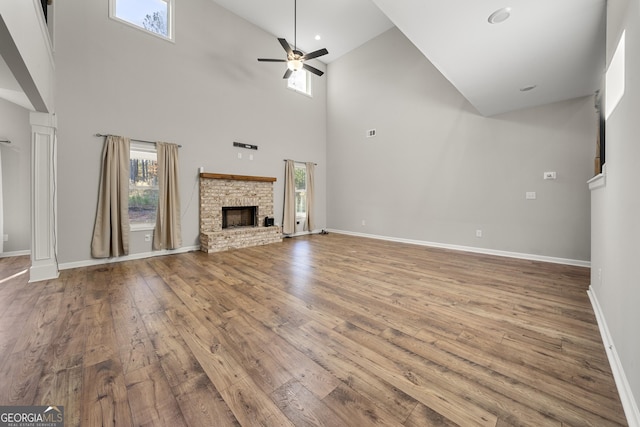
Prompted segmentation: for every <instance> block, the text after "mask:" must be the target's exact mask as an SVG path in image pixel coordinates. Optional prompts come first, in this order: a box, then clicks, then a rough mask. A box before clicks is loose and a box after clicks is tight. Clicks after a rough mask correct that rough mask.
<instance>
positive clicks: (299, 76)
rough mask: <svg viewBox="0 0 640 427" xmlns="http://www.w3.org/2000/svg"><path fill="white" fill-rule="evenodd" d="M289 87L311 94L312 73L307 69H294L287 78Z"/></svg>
mask: <svg viewBox="0 0 640 427" xmlns="http://www.w3.org/2000/svg"><path fill="white" fill-rule="evenodd" d="M287 87H288V88H289V89H293V90H295V91H296V92H300V93H304V94H305V95H308V96H311V75H310V73H309V72H308V71H306V70H299V71H294V72H293V73H291V76H290V77H289V79H288V80H287Z"/></svg>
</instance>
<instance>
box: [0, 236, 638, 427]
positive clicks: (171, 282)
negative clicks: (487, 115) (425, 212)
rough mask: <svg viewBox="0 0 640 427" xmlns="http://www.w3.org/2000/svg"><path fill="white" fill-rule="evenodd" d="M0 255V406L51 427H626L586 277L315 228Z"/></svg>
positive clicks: (567, 269)
mask: <svg viewBox="0 0 640 427" xmlns="http://www.w3.org/2000/svg"><path fill="white" fill-rule="evenodd" d="M28 265H29V259H28V257H18V258H4V259H0V378H2V380H1V381H0V405H50V404H51V405H63V406H64V408H65V414H66V422H67V424H66V425H67V426H89V427H93V426H111V425H115V426H129V425H136V426H156V425H158V426H407V427H409V426H455V425H460V426H536V427H540V426H620V425H626V421H625V418H624V414H623V410H622V407H621V404H620V401H619V398H618V394H617V391H616V387H615V384H614V381H613V378H612V374H611V371H610V369H609V364H608V362H607V358H606V354H605V351H604V348H603V345H602V341H601V339H600V335H599V332H598V327H597V324H596V321H595V317H594V314H593V311H592V309H591V306H590V303H589V299H588V297H587V294H586V290H587V288H588V281H589V270H588V269H586V268H579V267H571V266H563V265H555V264H547V263H541V262H533V261H523V260H515V259H509V258H499V257H492V256H486V255H478V254H469V253H461V252H453V251H447V250H440V249H433V248H425V247H420V246H412V245H404V244H399V243H391V242H385V241H378V240H371V239H363V238H357V237H351V236H345V235H338V234H329V235H314V236H305V237H298V238H293V239H285V241H284V242H282V243H276V244H272V245H268V246H262V247H256V248H248V249H241V250H234V251H229V252H224V253H217V254H210V255H207V254H203V253H199V252H194V253H188V254H181V255H172V256H164V257H156V258H151V259H146V260H139V261H128V262H122V263H115V264H109V265H102V266H95V267H89V268H79V269H73V270H66V271H62V272H61V275H60V278H59V279H57V280H51V281H48V282H42V283H32V284H29V283H27V280H28V274H27V273H26V272H25V269H27V268H28Z"/></svg>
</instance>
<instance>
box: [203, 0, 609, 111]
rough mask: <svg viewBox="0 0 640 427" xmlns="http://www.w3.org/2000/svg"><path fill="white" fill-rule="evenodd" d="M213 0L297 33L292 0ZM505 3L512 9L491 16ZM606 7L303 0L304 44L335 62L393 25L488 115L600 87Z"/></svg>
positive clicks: (549, 1) (566, 0)
mask: <svg viewBox="0 0 640 427" xmlns="http://www.w3.org/2000/svg"><path fill="white" fill-rule="evenodd" d="M213 1H215V2H216V3H218V4H220V5H221V6H223V7H225V8H226V9H228V10H230V11H232V12H233V13H235V14H237V15H239V16H241V17H243V18H245V19H246V20H248V21H249V22H252V23H253V24H255V25H257V26H258V27H261V28H262V29H264V30H266V31H268V32H269V33H271V34H273V35H274V37H285V38H286V39H287V40H292V39H293V5H294V1H293V0H268V1H265V0H243V1H238V0H213ZM503 8H508V9H509V14H510V16H509V18H508V19H506V20H505V21H504V22H501V23H495V24H491V23H490V22H489V17H490V16H491V15H492V14H493V13H494V12H496V11H498V10H500V9H503ZM605 11H606V0H561V1H558V0H536V1H531V0H500V1H497V0H481V1H478V0H349V1H345V0H322V1H313V0H298V2H297V16H298V25H297V28H298V31H297V41H298V46H299V47H300V48H301V49H302V50H304V51H307V52H309V51H313V50H316V49H319V48H321V47H326V48H327V49H328V50H329V55H327V56H325V57H322V58H321V60H322V61H323V62H326V63H330V62H332V61H334V60H336V59H337V58H339V57H340V56H342V55H345V54H348V52H349V51H350V50H352V49H354V48H356V47H358V46H360V45H361V44H363V43H364V42H366V41H367V40H370V39H371V38H373V37H375V36H377V35H379V34H380V33H382V32H384V31H386V30H387V29H389V28H391V27H392V26H393V25H395V26H397V27H398V28H399V29H400V31H402V32H403V33H404V34H405V36H407V38H408V39H409V40H411V42H413V44H414V45H415V46H416V47H417V48H418V49H419V50H420V52H422V54H423V55H424V56H425V57H426V58H428V59H429V60H430V61H431V62H432V63H433V64H434V65H435V66H436V67H437V68H438V69H439V70H440V72H441V73H442V74H443V75H444V76H445V77H446V78H447V79H448V80H449V81H451V83H452V84H453V85H454V86H455V87H456V88H457V89H458V90H459V91H460V93H462V95H463V96H465V97H466V98H467V99H468V100H469V102H470V103H471V104H472V105H473V106H474V107H475V108H476V109H477V110H478V111H479V112H480V113H481V114H483V115H486V116H491V115H495V114H499V113H503V112H507V111H512V110H518V109H522V108H526V107H531V106H537V105H543V104H547V103H551V102H556V101H561V100H566V99H572V98H577V97H581V96H586V95H592V94H594V93H595V91H596V90H597V89H598V88H599V87H600V84H601V80H602V76H603V73H604V68H605ZM315 35H320V36H321V40H319V41H317V40H315V38H314V37H315ZM274 45H277V42H276V41H275V40H274ZM278 48H279V47H276V48H275V49H276V51H277V49H278ZM265 54H267V53H265ZM381 60H384V58H381ZM527 88H531V89H529V90H526V89H527Z"/></svg>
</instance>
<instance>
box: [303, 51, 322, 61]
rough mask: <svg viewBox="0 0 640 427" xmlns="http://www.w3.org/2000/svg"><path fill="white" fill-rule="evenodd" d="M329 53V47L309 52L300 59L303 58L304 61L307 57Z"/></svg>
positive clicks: (311, 57)
mask: <svg viewBox="0 0 640 427" xmlns="http://www.w3.org/2000/svg"><path fill="white" fill-rule="evenodd" d="M327 53H329V51H328V50H327V49H319V50H316V51H314V52H311V53H307V54H306V55H303V56H302V58H300V59H302V60H303V61H306V60H307V59H313V58H317V57H319V56H322V55H326V54H327Z"/></svg>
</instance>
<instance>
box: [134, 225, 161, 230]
mask: <svg viewBox="0 0 640 427" xmlns="http://www.w3.org/2000/svg"><path fill="white" fill-rule="evenodd" d="M155 229H156V226H155V224H129V231H153V230H155Z"/></svg>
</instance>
